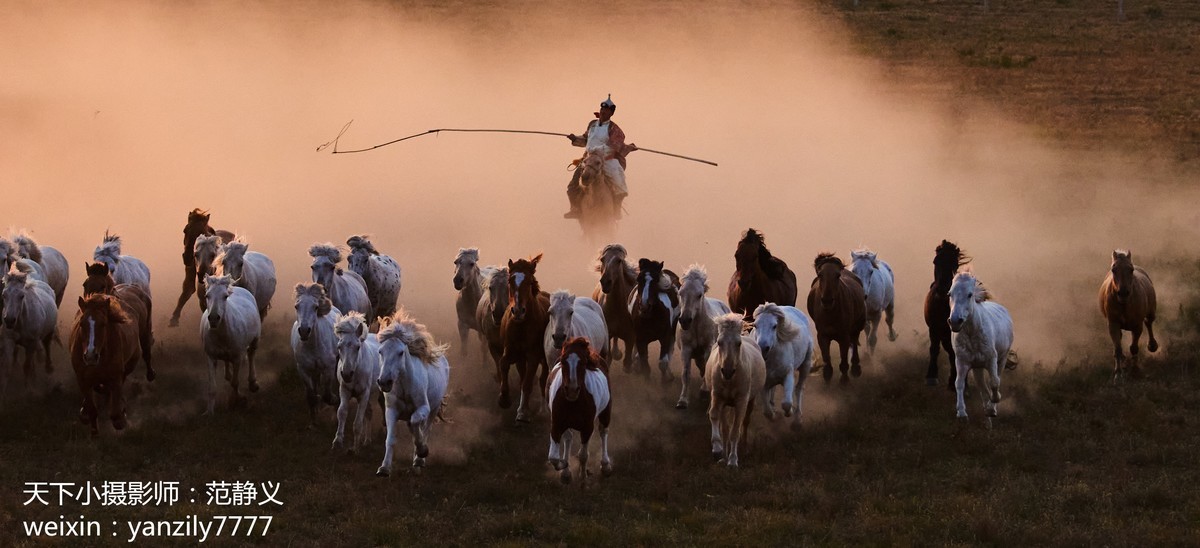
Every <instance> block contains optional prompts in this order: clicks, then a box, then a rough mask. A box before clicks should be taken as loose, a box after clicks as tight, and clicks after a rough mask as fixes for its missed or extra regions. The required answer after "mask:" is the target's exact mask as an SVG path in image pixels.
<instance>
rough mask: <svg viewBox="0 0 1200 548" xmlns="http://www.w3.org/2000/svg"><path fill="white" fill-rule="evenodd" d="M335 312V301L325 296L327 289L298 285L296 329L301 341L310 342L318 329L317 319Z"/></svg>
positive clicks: (317, 285) (318, 285) (311, 284)
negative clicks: (309, 339) (310, 338)
mask: <svg viewBox="0 0 1200 548" xmlns="http://www.w3.org/2000/svg"><path fill="white" fill-rule="evenodd" d="M330 310H333V301H330V300H329V297H328V296H326V294H325V288H324V287H321V284H317V283H310V284H305V283H298V284H296V323H298V324H299V325H298V326H297V328H296V332H297V334H298V335H299V336H300V340H302V341H308V338H309V337H311V336H312V332H313V328H314V327H316V324H317V318H321V317H324V316H325V315H326V314H329V311H330Z"/></svg>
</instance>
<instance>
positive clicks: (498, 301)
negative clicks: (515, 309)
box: [487, 268, 508, 325]
mask: <svg viewBox="0 0 1200 548" xmlns="http://www.w3.org/2000/svg"><path fill="white" fill-rule="evenodd" d="M487 292H488V305H489V306H490V307H491V309H490V310H489V312H490V313H491V314H492V321H494V322H496V325H500V322H501V321H502V320H503V319H504V311H505V310H507V309H508V268H500V269H497V270H496V271H495V272H494V273H492V276H491V278H489V279H488V280H487Z"/></svg>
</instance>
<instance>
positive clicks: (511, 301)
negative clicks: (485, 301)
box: [496, 253, 550, 423]
mask: <svg viewBox="0 0 1200 548" xmlns="http://www.w3.org/2000/svg"><path fill="white" fill-rule="evenodd" d="M541 260H542V255H541V253H539V254H538V255H537V256H536V257H533V258H531V259H520V260H518V261H516V262H513V261H512V260H509V261H508V272H509V275H508V308H506V309H505V310H504V317H503V318H502V319H501V320H500V339H501V341H502V342H503V352H502V354H501V356H500V361H498V362H497V363H496V368H497V372H496V373H497V374H496V376H497V380H499V381H500V401H499V403H500V407H501V408H504V409H508V406H509V405H512V402H511V400H510V399H509V395H508V368H509V367H510V366H512V365H513V364H516V365H517V374H518V375H520V378H521V402H520V404H519V405H518V406H517V422H519V423H520V422H529V415H530V412H529V400H530V399H531V398H532V396H533V379H534V377H535V376H537V374H538V367H539V366H541V384H540V388H541V391H542V392H543V393H544V391H545V388H546V376H547V374H548V373H549V368H548V366H547V364H546V354H545V351H544V349H543V348H542V338H543V336H544V335H545V333H546V325H547V324H549V323H550V295H549V294H548V293H546V292H544V291H542V290H541V288H540V286H539V285H538V281H537V278H536V277H535V276H534V274H535V271H536V270H537V265H538V262H540V261H541Z"/></svg>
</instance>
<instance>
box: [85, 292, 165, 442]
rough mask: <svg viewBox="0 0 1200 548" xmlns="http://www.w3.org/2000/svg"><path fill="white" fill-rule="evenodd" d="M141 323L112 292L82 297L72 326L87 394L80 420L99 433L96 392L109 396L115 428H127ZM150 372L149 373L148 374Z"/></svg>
mask: <svg viewBox="0 0 1200 548" xmlns="http://www.w3.org/2000/svg"><path fill="white" fill-rule="evenodd" d="M138 331H139V329H138V322H137V321H136V320H135V319H133V318H130V317H129V316H128V315H126V314H125V311H124V309H123V308H122V306H121V303H120V301H118V300H117V298H116V297H114V296H112V295H107V294H104V293H94V294H92V295H88V296H87V297H80V298H79V314H78V315H77V316H76V317H75V326H74V327H72V328H71V340H70V344H69V347H70V351H71V366H72V367H73V368H74V369H75V380H76V381H77V382H78V384H79V392H80V394H81V395H82V396H83V406H82V407H81V408H80V409H79V419H80V420H81V421H83V423H84V424H87V425H89V426H91V428H92V436H96V435H99V433H100V430H99V428H98V425H97V423H96V418H97V416H98V415H99V411H98V410H97V408H96V400H95V395H96V394H97V393H99V394H107V395H108V408H109V418H110V419H112V425H113V428H114V429H117V430H122V429H124V428H125V425H126V420H125V395H124V386H125V377H127V376H129V374H130V373H132V372H133V369H134V367H135V366H137V361H138V339H139V337H140V334H139V333H138ZM147 374H149V373H147Z"/></svg>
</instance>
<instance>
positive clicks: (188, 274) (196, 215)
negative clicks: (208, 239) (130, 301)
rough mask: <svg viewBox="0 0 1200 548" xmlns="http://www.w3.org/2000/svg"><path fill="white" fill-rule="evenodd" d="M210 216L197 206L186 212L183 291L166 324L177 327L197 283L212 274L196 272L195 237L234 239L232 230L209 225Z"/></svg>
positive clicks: (202, 281) (201, 282)
mask: <svg viewBox="0 0 1200 548" xmlns="http://www.w3.org/2000/svg"><path fill="white" fill-rule="evenodd" d="M211 216H212V214H210V213H209V212H207V211H201V210H200V209H199V208H197V209H193V210H192V211H190V212H189V213H188V220H187V224H186V225H184V227H183V292H182V293H180V294H179V302H178V303H176V305H175V311H174V312H172V313H171V321H170V323H168V324H167V325H168V326H169V327H179V315H180V314H181V313H182V312H183V307H184V305H186V304H187V301H188V299H189V298H191V296H192V294H193V293H195V292H196V286H197V284H203V283H204V276H206V275H208V274H212V273H211V272H196V258H195V257H194V256H193V253H194V252H195V250H194V249H193V247H194V246H195V245H196V238H197V237H198V236H200V235H201V234H203V235H207V236H212V235H216V236H219V237H220V238H221V240H223V241H225V242H232V241H233V239H234V234H233V233H232V232H229V231H228V230H217V229H215V228H213V227H212V226H210V225H209V224H208V219H209V217H211Z"/></svg>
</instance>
